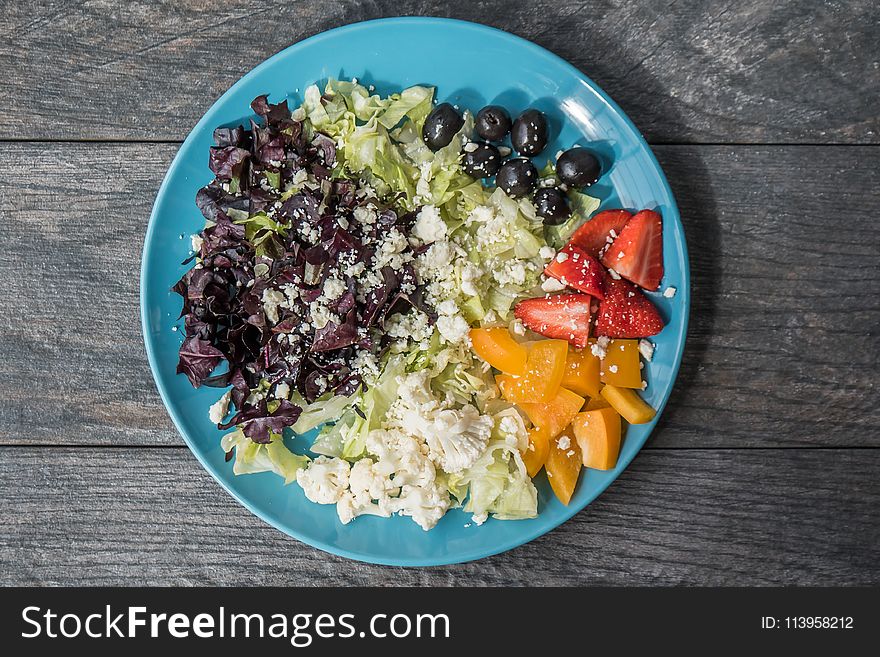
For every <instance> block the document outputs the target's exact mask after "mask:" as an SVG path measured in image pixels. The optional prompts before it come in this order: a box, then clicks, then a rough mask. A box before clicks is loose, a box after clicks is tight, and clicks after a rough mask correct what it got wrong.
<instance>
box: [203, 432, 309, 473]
mask: <svg viewBox="0 0 880 657" xmlns="http://www.w3.org/2000/svg"><path fill="white" fill-rule="evenodd" d="M220 444H221V446H222V447H223V451H224V452H229V451H230V450H232V449H234V450H235V463H234V464H233V466H232V472H233V473H235V474H237V475H242V474H255V473H258V472H274V473H275V474H277V475H279V476H281V477H284V483H285V484H289V483H291V482H293V481H296V473H297V472H299V471H300V470H301V469H303V468H304V467H306V465H308V463H309V457H307V456H300V455H299V454H294V453H293V452H291V451H290V450H289V449H287V447H286V446H285V445H284V440H283V439H282V437H281V436H280V435H277V434H274V435H272V437H271V440H270V442H268V443H265V444H263V443H255V442H254V441H252V440H251V439H250V438H248V437H247V436H245V435H244V433H243V432H242V431H241V429H236V430H235V431H232V432H230V433H227V434H226V435H225V436H223V439H222V440H221V442H220Z"/></svg>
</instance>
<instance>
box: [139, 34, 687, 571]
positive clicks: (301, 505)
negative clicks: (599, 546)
mask: <svg viewBox="0 0 880 657" xmlns="http://www.w3.org/2000/svg"><path fill="white" fill-rule="evenodd" d="M328 77H336V78H351V77H357V78H358V79H359V80H361V81H363V82H364V83H365V84H373V85H375V86H376V89H377V91H378V92H379V93H382V94H387V93H391V92H393V91H397V90H400V89H403V88H404V87H407V86H410V85H413V84H426V85H433V86H436V88H437V98H438V100H440V101H443V100H448V101H449V102H452V103H455V104H457V105H459V106H460V107H462V108H469V109H471V110H473V111H476V110H478V109H479V108H481V107H482V106H483V105H486V104H488V103H494V104H499V105H502V106H504V107H506V108H507V109H508V110H509V111H510V112H511V114H512V115H514V116H516V114H517V113H519V112H520V111H522V110H524V109H525V108H527V107H537V108H539V109H541V110H542V111H543V112H545V113H546V114H547V116H548V118H549V122H550V126H551V135H552V136H553V141H552V142H551V143H550V144H549V146H548V147H547V149H546V150H545V152H544V158H539V162H538V164H539V168H540V165H543V161H541V160H543V159H546V157H547V156H550V157H552V156H553V154H555V153H556V152H557V151H558V150H560V149H564V148H568V147H569V146H571V145H572V144H575V143H581V144H585V145H586V144H589V145H590V147H591V148H593V149H595V150H598V152H599V153H600V154H601V156H602V157H603V158H604V160H605V161H606V162H607V163H609V166H610V168H609V169H608V170H607V172H606V173H605V174H604V175H603V177H602V179H601V180H600V182H599V183H597V184H596V185H594V186H593V187H591V188H590V190H589V193H590V194H592V195H594V196H597V197H599V198H600V199H601V200H602V208H603V209H604V208H615V207H625V208H630V209H641V208H657V209H658V210H659V211H660V212H661V213H662V215H663V226H664V230H663V248H664V254H665V267H666V276H665V278H664V280H663V283H662V285H661V288H660V289H661V290H663V289H665V288H666V287H667V286H674V287H675V288H677V290H678V292H677V294H676V295H675V296H674V297H673V298H671V299H667V298H665V297H663V296H662V295H661V294H659V293H655V294H652V295H651V296H652V299H653V301H654V302H655V303H656V305H657V306H658V307H659V308H660V311H661V313H662V314H663V316H664V318H665V319H666V320H667V322H668V324H667V326H666V328H665V329H664V330H663V332H662V333H661V334H660V335H658V336H656V339H654V342H655V343H656V345H657V349H656V353H655V356H654V360H653V362H651V363H650V364H649V365H648V366H647V367H646V368H645V371H646V372H647V378H648V383H649V385H648V389H647V391H646V392H645V395H644V397H645V399H646V401H647V402H648V403H649V404H651V405H652V406H653V407H654V408H656V409H658V411H662V409H663V406H664V405H665V404H666V400H667V399H668V397H669V393H670V391H671V390H672V386H673V383H674V381H675V377H676V374H677V372H678V366H679V363H680V361H681V354H682V350H683V349H684V340H685V331H686V328H687V318H688V307H689V299H690V282H689V271H688V259H687V251H686V247H685V240H684V233H683V229H682V226H681V221H680V218H679V214H678V209H677V208H676V205H675V201H674V199H673V197H672V192H671V190H670V189H669V185H668V183H667V182H666V178H665V177H664V176H663V172H662V171H661V169H660V166H659V165H658V164H657V161H656V160H655V159H654V156H653V154H652V153H651V150H650V149H649V148H648V145H647V144H646V143H645V141H644V139H643V138H642V136H641V135H640V134H639V132H638V130H637V129H636V128H635V126H634V125H633V124H632V122H631V121H630V120H629V119H628V118H627V116H626V115H625V114H624V113H623V112H622V111H621V109H620V108H619V107H618V106H617V105H616V104H615V103H614V102H613V101H612V100H611V99H610V98H609V97H608V96H606V95H605V93H604V92H603V91H602V90H601V89H599V87H598V86H596V84H595V83H593V82H592V81H591V80H589V79H588V78H586V77H585V76H584V75H583V74H581V73H580V71H578V70H577V69H575V68H574V67H573V66H571V65H570V64H568V63H567V62H565V61H563V60H562V59H560V58H559V57H557V56H555V55H553V54H551V53H550V52H548V51H546V50H544V49H543V48H540V47H538V46H536V45H534V44H532V43H530V42H528V41H525V40H523V39H520V38H518V37H515V36H512V35H510V34H507V33H506V32H501V31H499V30H495V29H491V28H488V27H484V26H481V25H476V24H473V23H466V22H461V21H453V20H447V19H439V18H395V19H388V20H378V21H370V22H365V23H357V24H354V25H349V26H346V27H341V28H338V29H334V30H331V31H329V32H324V33H322V34H319V35H317V36H314V37H312V38H309V39H306V40H305V41H301V42H300V43H297V44H295V45H293V46H291V47H290V48H287V49H286V50H284V51H283V52H280V53H278V54H277V55H275V56H274V57H271V58H270V59H268V60H266V61H265V62H263V63H262V64H260V65H259V66H257V67H256V68H255V69H254V70H252V71H251V72H250V73H248V74H247V75H245V76H244V77H243V78H242V79H241V80H239V81H238V82H237V83H236V84H235V85H234V86H233V87H232V88H231V89H229V91H227V92H226V93H225V94H223V96H222V97H221V98H220V99H219V100H218V101H217V102H216V103H214V106H213V107H211V109H210V110H208V112H207V113H206V114H205V115H204V116H203V117H202V119H201V120H200V121H199V122H198V124H197V125H196V127H195V128H193V131H192V132H191V133H190V135H189V136H188V137H187V139H186V141H185V142H184V143H183V145H182V146H181V148H180V151H179V152H178V154H177V157H176V158H175V159H174V162H173V163H172V164H171V168H170V169H169V170H168V174H167V175H166V176H165V180H164V182H163V183H162V187H161V188H160V190H159V194H158V197H157V198H156V203H155V206H154V207H153V213H152V216H151V217H150V223H149V226H148V228H147V235H146V242H145V244H144V252H143V262H142V271H141V314H142V320H143V330H144V341H145V343H146V350H147V356H148V358H149V362H150V367H151V368H152V370H153V375H154V377H155V379H156V385H157V386H158V388H159V393H160V394H161V395H162V400H163V401H164V403H165V406H166V407H167V408H168V412H169V414H170V415H171V418H172V419H173V420H174V423H175V425H177V428H178V430H179V431H180V433H181V434H182V435H183V437H184V439H185V440H186V443H187V445H189V447H190V449H191V450H192V451H193V453H194V454H195V455H196V457H197V458H198V459H199V461H201V463H202V465H203V466H204V467H205V469H207V470H208V472H210V473H211V474H212V475H213V476H214V478H215V479H217V481H218V482H220V484H221V485H222V486H223V487H224V488H225V489H226V490H227V491H228V492H229V493H230V494H231V495H233V496H234V497H235V498H236V499H237V500H238V501H239V502H241V503H242V504H243V505H244V506H246V507H247V508H248V509H250V510H251V511H252V512H253V513H254V514H256V515H257V516H259V517H260V518H262V519H263V520H265V521H266V522H268V523H270V524H271V525H273V526H275V527H277V528H278V529H280V530H281V531H284V532H286V533H287V534H290V535H291V536H293V537H294V538H297V539H299V540H300V541H303V542H305V543H308V544H309V545H313V546H315V547H317V548H320V549H322V550H326V551H328V552H332V553H334V554H338V555H342V556H345V557H349V558H352V559H359V560H362V561H369V562H373V563H381V564H391V565H405V566H419V565H436V564H447V563H456V562H462V561H468V560H471V559H479V558H482V557H486V556H489V555H492V554H496V553H498V552H503V551H505V550H509V549H511V548H513V547H516V546H518V545H521V544H522V543H525V542H527V541H530V540H532V539H534V538H536V537H538V536H540V535H542V534H544V533H545V532H548V531H550V530H551V529H553V528H554V527H557V526H558V525H560V524H561V523H562V522H564V521H565V520H567V519H568V518H570V517H571V516H573V515H574V514H575V513H577V512H578V511H580V510H581V509H583V508H584V507H585V506H586V505H587V504H589V503H590V502H591V501H592V500H594V499H595V498H596V496H597V495H599V493H601V492H602V491H603V490H605V488H606V487H607V486H608V485H609V484H610V483H611V482H612V481H614V479H615V478H616V477H617V476H618V475H619V474H620V473H621V471H622V470H623V469H624V468H625V467H626V466H627V465H628V464H629V462H630V461H632V459H633V457H634V456H635V455H636V453H637V452H638V451H639V449H640V448H641V447H642V445H643V444H644V443H645V441H646V440H647V438H648V436H649V434H650V433H651V430H652V429H653V428H654V425H655V424H656V419H655V420H654V422H652V423H651V424H646V425H640V426H631V427H629V428H628V429H627V432H626V438H625V440H624V442H623V446H622V450H621V454H620V460H619V461H618V464H617V467H616V468H615V469H614V470H612V471H608V472H599V471H596V470H585V471H584V473H583V474H582V476H581V481H580V484H579V485H578V487H577V491H576V492H575V495H574V497H573V498H572V500H571V503H570V504H569V505H568V506H563V505H562V504H560V503H559V502H558V501H557V500H556V499H555V497H554V496H553V494H552V491H551V490H550V487H549V486H548V485H547V482H546V480H545V479H544V475H543V474H542V475H540V476H539V478H538V479H537V480H536V484H537V487H538V500H539V501H538V504H539V513H538V517H537V518H534V519H531V520H518V521H501V520H494V519H489V520H488V521H487V522H486V523H485V524H483V525H482V526H477V525H476V524H474V523H472V522H471V519H470V516H469V515H468V514H466V513H464V512H462V511H461V510H453V511H450V512H449V513H447V514H446V516H445V517H444V518H443V519H442V520H441V521H440V523H439V524H438V525H437V526H436V527H435V528H434V529H432V530H431V531H428V532H425V531H422V530H421V529H420V528H419V527H418V526H417V525H416V524H415V523H414V522H412V520H410V519H409V518H402V517H394V518H389V519H384V518H375V517H370V516H366V517H361V518H358V519H357V520H355V521H354V522H352V523H350V524H349V525H342V524H341V523H340V522H339V520H338V519H337V517H336V509H335V507H334V506H332V505H318V504H312V503H311V502H309V501H308V500H307V499H306V498H305V497H304V495H303V492H302V490H301V489H300V487H299V486H297V485H296V484H293V485H290V486H284V485H283V482H282V480H281V479H280V478H279V477H277V476H275V475H274V474H270V473H264V474H257V475H244V476H239V477H236V476H234V475H233V474H232V464H231V463H227V462H225V460H224V454H223V450H222V449H221V448H220V437H221V435H222V433H223V432H221V431H218V430H217V429H215V428H214V426H213V425H212V424H211V423H210V421H209V420H208V406H209V405H210V404H211V403H213V402H214V401H216V399H217V397H218V396H219V394H220V391H218V390H217V389H211V388H202V389H199V390H194V389H193V388H192V387H191V386H190V384H189V382H188V381H187V379H186V377H184V376H183V375H180V376H178V375H176V374H175V367H176V365H177V351H178V347H179V346H180V342H181V340H182V326H181V324H182V322H179V321H178V320H177V317H178V314H179V313H180V308H181V299H180V297H179V296H178V295H177V294H174V293H172V292H170V288H171V286H172V285H173V284H174V283H175V282H176V281H177V280H178V279H179V278H180V277H181V276H182V275H183V273H184V272H185V271H186V269H187V268H188V266H183V265H181V264H180V263H181V262H182V261H183V260H184V259H186V258H187V257H188V256H189V255H190V241H189V236H190V234H191V233H193V232H197V231H199V230H200V229H201V228H202V227H203V218H202V216H201V214H200V213H199V211H198V209H197V208H196V205H195V195H196V191H197V190H198V189H199V188H200V187H202V186H203V185H206V184H207V183H208V182H210V181H211V179H212V174H211V172H210V171H209V169H208V147H209V146H211V145H212V138H211V133H212V130H213V129H214V127H216V126H219V125H231V124H238V123H239V122H246V121H247V119H248V118H249V117H250V116H251V114H250V101H251V100H252V99H253V98H254V97H255V96H258V95H260V94H263V93H268V94H270V100H271V101H272V102H278V101H280V100H282V99H283V98H289V99H290V100H291V106H296V105H298V104H299V102H301V100H302V92H303V90H304V89H305V88H306V86H308V85H309V84H312V83H314V82H316V81H326V79H327V78H328ZM175 327H176V330H175ZM659 415H660V413H659V412H658V414H657V416H658V417H659ZM293 443H294V447H295V448H300V449H302V448H303V447H305V446H307V445H308V444H309V442H308V436H306V437H304V438H297V439H296V440H295V441H293ZM634 513H638V510H637V509H635V510H634Z"/></svg>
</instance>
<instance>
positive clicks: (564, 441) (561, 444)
mask: <svg viewBox="0 0 880 657" xmlns="http://www.w3.org/2000/svg"><path fill="white" fill-rule="evenodd" d="M556 446H557V447H558V448H559V449H561V450H566V449H568V448H569V447H571V438H569V437H568V436H566V435H562V436H559V439H558V440H557V441H556Z"/></svg>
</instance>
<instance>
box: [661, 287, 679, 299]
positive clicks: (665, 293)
mask: <svg viewBox="0 0 880 657" xmlns="http://www.w3.org/2000/svg"><path fill="white" fill-rule="evenodd" d="M677 291H678V290H676V289H675V288H674V287H667V288H666V289H665V290H663V296H664V297H666V298H667V299H671V298H672V297H674V296H675V293H676V292H677Z"/></svg>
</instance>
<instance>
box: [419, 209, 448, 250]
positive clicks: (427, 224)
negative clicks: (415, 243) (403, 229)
mask: <svg viewBox="0 0 880 657" xmlns="http://www.w3.org/2000/svg"><path fill="white" fill-rule="evenodd" d="M446 232H447V229H446V222H444V221H443V218H442V217H441V216H440V210H438V209H437V207H436V206H434V205H425V206H423V207H422V209H421V210H419V214H418V217H417V218H416V223H415V225H414V226H413V229H412V234H413V235H414V236H415V237H417V238H418V239H420V240H422V242H424V243H425V244H430V243H432V242H437V241H439V240H442V239H443V238H444V237H446Z"/></svg>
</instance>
